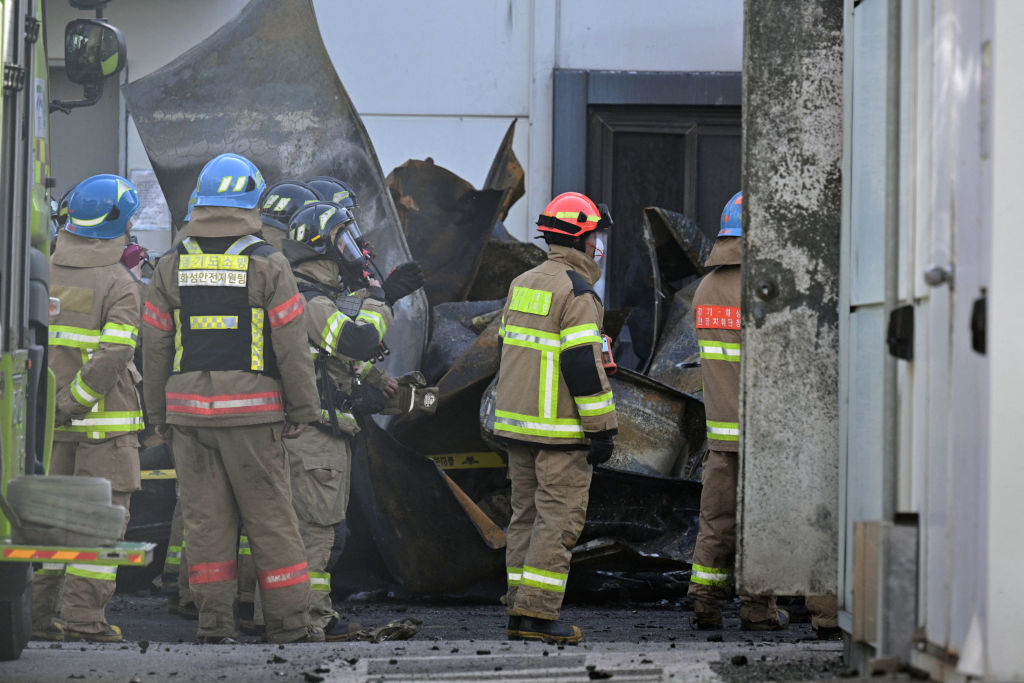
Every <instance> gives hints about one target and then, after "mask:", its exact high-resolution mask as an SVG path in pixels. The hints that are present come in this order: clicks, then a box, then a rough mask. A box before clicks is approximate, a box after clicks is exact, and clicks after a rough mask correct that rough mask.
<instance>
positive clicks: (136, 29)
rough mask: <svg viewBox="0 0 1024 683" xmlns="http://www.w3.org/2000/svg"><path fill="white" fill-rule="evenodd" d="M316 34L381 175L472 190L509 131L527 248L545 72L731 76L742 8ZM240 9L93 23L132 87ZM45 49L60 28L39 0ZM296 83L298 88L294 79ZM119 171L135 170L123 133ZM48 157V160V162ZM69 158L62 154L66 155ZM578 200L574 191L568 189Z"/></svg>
mask: <svg viewBox="0 0 1024 683" xmlns="http://www.w3.org/2000/svg"><path fill="white" fill-rule="evenodd" d="M313 4H314V7H315V9H316V11H317V15H318V18H319V21H320V28H321V33H322V35H323V39H324V43H325V44H326V46H327V50H328V52H329V53H330V55H331V59H332V60H333V61H334V64H335V68H336V69H337V71H338V73H339V74H340V76H341V80H342V82H343V83H344V84H345V87H346V89H347V90H348V92H349V95H350V96H351V97H352V100H353V102H354V103H355V105H356V107H357V108H358V109H359V111H360V114H361V115H362V117H363V121H364V123H365V124H366V128H367V130H368V131H369V134H370V137H371V139H372V141H373V144H374V147H375V148H376V151H377V155H378V157H379V159H380V164H381V168H382V169H383V170H384V172H385V173H388V172H389V171H390V170H391V169H392V168H394V167H395V166H397V165H399V164H401V163H403V162H404V161H405V160H406V159H409V158H424V157H427V156H431V157H433V158H434V160H435V161H436V162H437V163H438V164H441V165H443V166H446V167H447V168H449V169H451V170H452V171H454V172H455V173H457V174H459V175H460V176H462V177H464V178H466V179H467V180H468V181H470V182H471V183H473V184H475V185H479V184H480V183H482V182H483V180H484V178H485V176H486V173H487V169H488V167H489V165H490V162H491V159H492V157H493V155H494V152H495V150H496V149H497V146H498V144H499V143H500V142H501V138H502V136H503V135H504V133H505V130H506V128H507V127H508V124H509V122H510V121H511V120H513V119H515V120H516V121H518V123H517V128H516V142H515V151H516V154H517V156H518V157H519V160H520V163H522V164H523V166H524V167H525V169H526V181H527V197H526V198H524V199H522V200H520V201H519V202H518V203H517V205H516V206H515V207H514V208H513V211H512V213H511V214H510V216H509V219H508V224H509V228H510V230H511V231H512V232H513V233H514V234H516V235H518V236H520V237H527V236H528V235H529V234H530V233H531V232H532V223H533V220H535V219H536V216H537V214H539V213H540V210H541V209H542V208H543V206H544V204H546V202H547V201H548V199H550V197H549V194H550V187H551V128H552V111H553V103H552V71H553V69H555V68H572V69H623V70H668V71H739V70H740V68H741V58H742V16H743V8H742V0H716V2H714V3H708V2H705V1H704V0H642V1H639V2H632V3H622V2H618V1H616V0H502V1H499V0H494V1H492V2H479V1H477V0H437V1H434V2H429V3H424V2H418V1H417V0H382V1H380V2H372V3H341V2H337V0H313ZM244 5H245V2H244V0H174V1H173V2H167V1H166V0H114V2H112V3H111V4H110V5H109V6H108V8H107V10H106V16H107V17H108V18H109V19H110V20H111V22H113V23H114V24H115V25H117V26H118V27H119V28H120V29H121V30H122V32H123V33H124V35H125V38H126V40H127V43H128V53H129V58H128V65H129V66H128V70H129V73H128V78H129V79H135V78H139V77H141V76H144V75H146V74H148V73H150V72H151V71H153V70H155V69H156V68H159V67H160V66H161V65H163V64H164V63H166V62H168V61H170V60H171V59H173V58H174V57H176V56H177V55H178V54H180V53H181V52H183V51H185V50H186V49H188V48H189V47H191V46H192V45H194V44H196V43H197V42H199V41H201V40H202V39H203V38H205V37H206V36H208V35H209V34H210V33H212V32H213V31H214V30H216V28H217V27H219V26H220V25H221V24H222V23H223V22H224V21H225V20H227V19H228V18H230V17H232V16H234V14H235V13H236V12H237V11H238V10H239V9H240V8H241V7H243V6H244ZM46 7H47V12H48V13H49V16H48V21H49V24H50V26H49V29H48V30H49V33H50V35H49V39H50V43H49V48H50V53H51V55H52V56H58V55H59V54H60V52H62V49H63V48H62V32H63V26H64V24H65V23H66V21H67V19H68V18H71V17H73V16H86V15H85V14H84V13H80V12H76V11H74V10H71V9H70V8H69V7H68V5H67V3H66V2H65V0H46ZM297 77H301V76H300V75H298V74H297ZM126 137H127V140H126V148H127V149H126V165H127V168H125V169H122V170H123V171H128V170H131V169H136V168H146V167H148V161H147V159H146V156H145V151H144V150H143V149H142V146H141V143H140V142H139V140H138V137H137V135H135V133H134V128H133V127H132V126H131V125H128V126H127V135H126ZM55 153H58V152H55ZM72 153H73V152H72ZM580 189H583V188H580Z"/></svg>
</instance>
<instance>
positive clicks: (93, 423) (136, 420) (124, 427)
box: [57, 409, 145, 439]
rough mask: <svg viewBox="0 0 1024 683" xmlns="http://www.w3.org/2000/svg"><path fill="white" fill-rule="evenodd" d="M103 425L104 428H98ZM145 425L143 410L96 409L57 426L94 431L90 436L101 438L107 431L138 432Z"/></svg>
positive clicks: (78, 430)
mask: <svg viewBox="0 0 1024 683" xmlns="http://www.w3.org/2000/svg"><path fill="white" fill-rule="evenodd" d="M99 427H102V429H98V428H99ZM144 427H145V424H144V423H143V420H142V411H141V410H96V409H93V411H92V412H90V413H86V417H83V418H82V419H81V420H71V424H69V425H64V426H63V427H57V429H58V430H60V431H62V432H92V433H94V434H95V436H94V435H93V434H90V438H96V439H101V438H103V435H104V434H105V433H107V432H138V431H141V430H142V429H143V428H144Z"/></svg>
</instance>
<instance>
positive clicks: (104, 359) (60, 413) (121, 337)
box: [49, 233, 143, 441]
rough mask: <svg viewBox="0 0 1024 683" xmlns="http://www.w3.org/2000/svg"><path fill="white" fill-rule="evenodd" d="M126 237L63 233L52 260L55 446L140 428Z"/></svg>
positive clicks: (135, 292)
mask: <svg viewBox="0 0 1024 683" xmlns="http://www.w3.org/2000/svg"><path fill="white" fill-rule="evenodd" d="M124 247H125V240H124V239H112V240H98V239H89V238H85V237H80V236H79V235H73V234H71V233H64V234H63V235H61V237H60V240H59V241H58V243H57V248H56V250H55V251H54V254H53V257H52V258H51V259H50V293H51V294H52V295H53V296H54V297H56V298H57V299H60V312H59V313H57V314H56V315H54V316H53V317H51V318H50V330H49V336H50V339H49V347H50V348H49V363H50V368H51V369H52V370H53V372H54V374H55V375H56V379H57V387H59V390H58V392H57V419H56V423H57V429H56V432H55V433H54V438H55V439H56V440H58V441H80V440H82V439H110V438H113V437H115V436H118V435H121V434H126V433H131V432H137V431H140V430H141V429H142V428H143V422H142V409H141V407H140V405H139V395H138V393H137V392H136V391H135V383H136V381H137V379H138V373H137V371H136V370H135V366H134V364H133V363H132V357H133V356H134V354H135V345H136V343H137V339H138V334H139V309H140V295H139V288H138V285H137V284H136V280H135V278H134V277H133V276H132V274H131V273H129V272H128V270H127V269H126V268H125V267H124V266H123V265H121V263H120V259H121V254H122V252H123V251H124Z"/></svg>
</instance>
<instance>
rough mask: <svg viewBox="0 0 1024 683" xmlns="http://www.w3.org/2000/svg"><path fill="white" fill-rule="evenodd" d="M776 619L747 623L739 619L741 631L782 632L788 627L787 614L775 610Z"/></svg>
mask: <svg viewBox="0 0 1024 683" xmlns="http://www.w3.org/2000/svg"><path fill="white" fill-rule="evenodd" d="M775 614H776V618H775V619H767V620H765V621H749V620H747V619H740V630H742V631H782V630H783V629H785V628H788V627H789V612H787V611H786V610H784V609H776V610H775Z"/></svg>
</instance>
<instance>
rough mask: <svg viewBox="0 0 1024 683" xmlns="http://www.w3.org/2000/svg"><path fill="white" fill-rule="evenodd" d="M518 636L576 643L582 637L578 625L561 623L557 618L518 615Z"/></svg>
mask: <svg viewBox="0 0 1024 683" xmlns="http://www.w3.org/2000/svg"><path fill="white" fill-rule="evenodd" d="M519 637H520V638H522V639H523V640H542V641H544V642H545V643H552V644H565V645H576V644H577V643H579V642H580V640H582V639H583V634H582V633H581V632H580V627H579V626H573V625H571V624H563V623H562V622H560V621H558V620H557V619H535V618H533V617H523V616H521V617H519Z"/></svg>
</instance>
